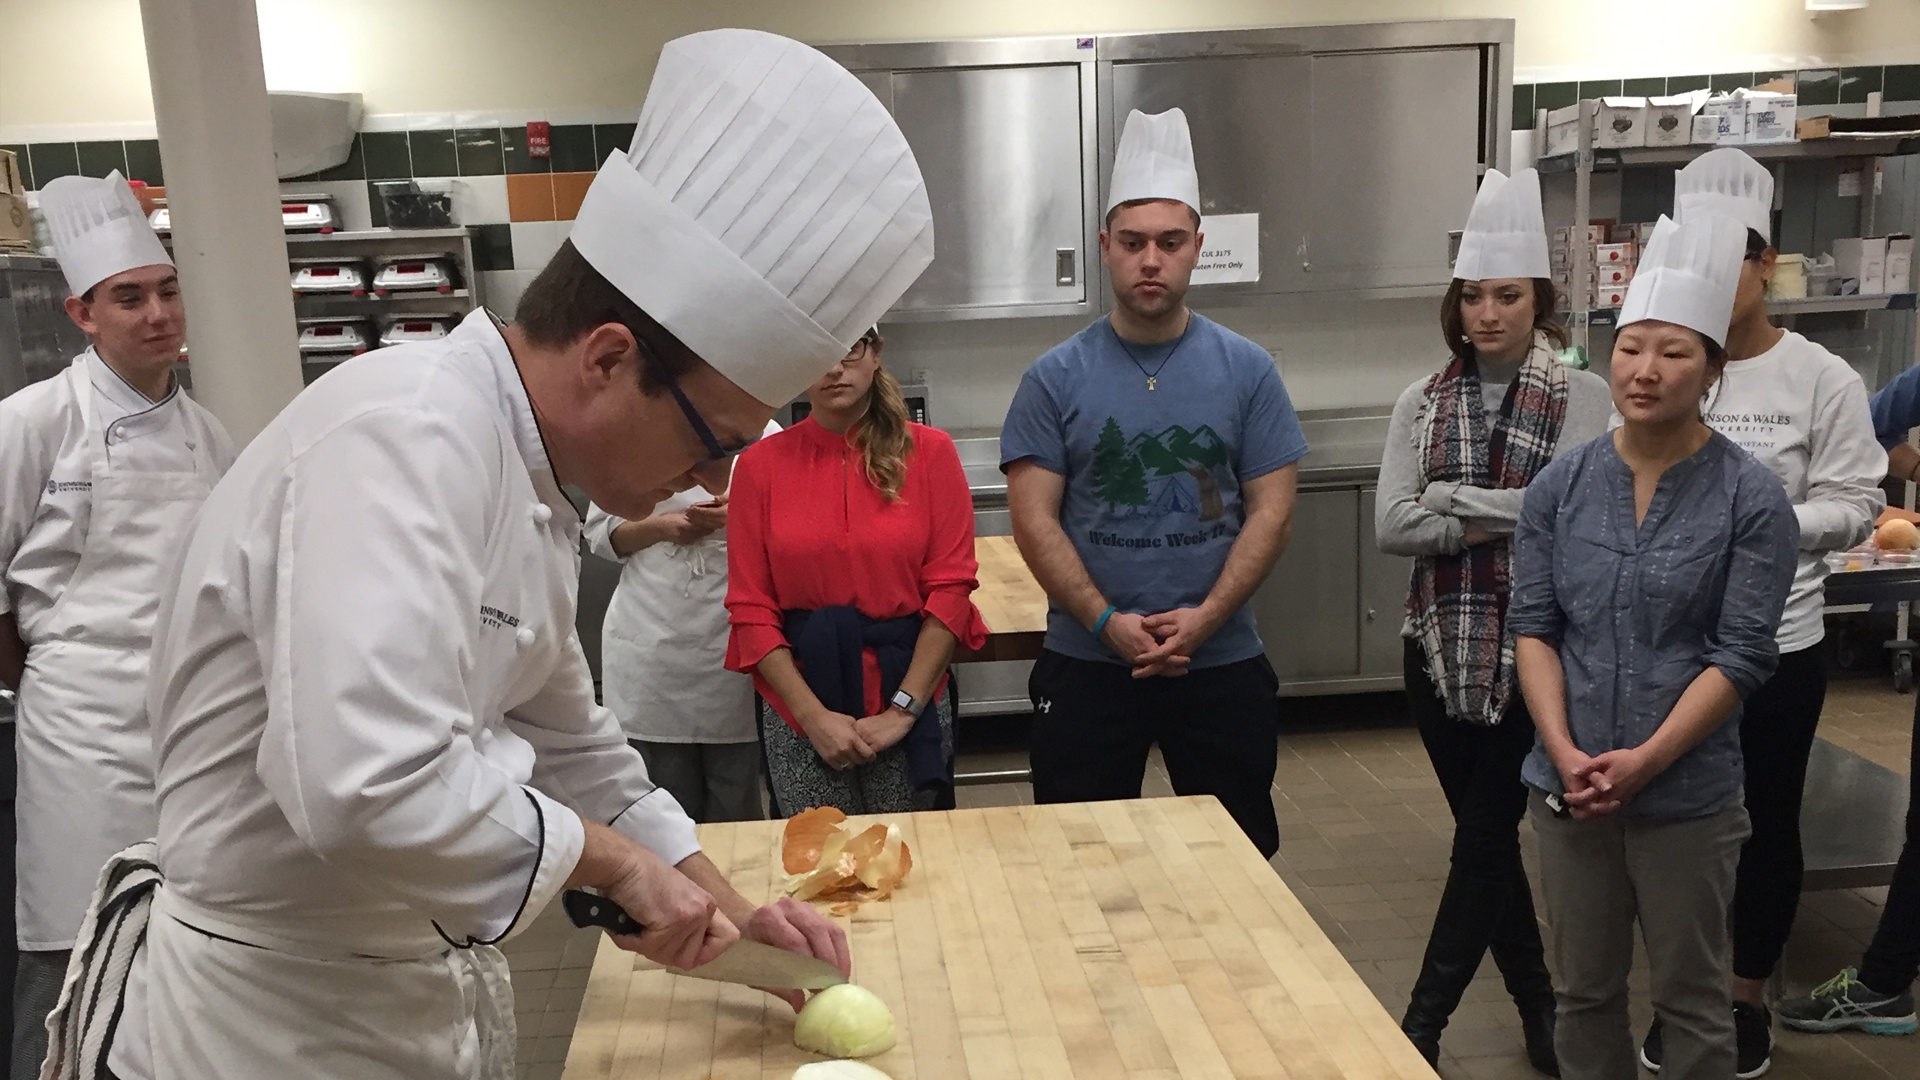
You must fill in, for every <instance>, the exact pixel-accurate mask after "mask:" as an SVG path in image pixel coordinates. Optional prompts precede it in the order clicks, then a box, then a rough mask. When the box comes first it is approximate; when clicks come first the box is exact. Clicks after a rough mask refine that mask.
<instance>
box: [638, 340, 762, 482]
mask: <svg viewBox="0 0 1920 1080" xmlns="http://www.w3.org/2000/svg"><path fill="white" fill-rule="evenodd" d="M633 343H634V344H635V345H637V346H639V348H640V351H641V353H643V354H645V356H646V358H647V359H648V360H650V361H652V362H653V363H655V364H659V363H660V355H659V354H658V353H656V352H654V351H653V347H652V346H650V345H648V344H647V343H646V342H645V341H644V340H642V339H641V338H640V337H639V336H638V335H635V337H634V339H633ZM667 393H669V394H672V395H673V401H674V404H676V405H678V406H680V415H682V416H684V417H686V418H687V426H688V427H690V428H692V429H693V433H694V435H695V436H696V437H698V438H699V440H700V445H701V447H702V448H704V449H705V450H706V452H707V456H706V457H703V458H701V459H700V460H699V461H698V462H696V463H695V464H696V465H710V464H712V463H713V462H716V461H725V460H726V459H727V458H730V457H733V456H734V455H736V454H738V453H740V451H742V450H745V449H746V448H747V447H749V446H752V445H753V444H754V443H756V442H758V441H759V436H755V437H754V438H751V439H748V440H747V441H746V442H743V443H741V444H740V445H738V446H734V447H728V446H723V445H721V442H720V440H719V439H717V438H715V437H714V434H713V428H712V427H710V426H709V425H708V424H707V421H706V418H705V417H703V416H701V415H700V410H699V409H696V408H694V407H693V402H692V401H690V400H688V398H687V395H686V392H685V391H684V390H681V389H680V383H679V381H678V380H670V381H669V382H668V383H667Z"/></svg>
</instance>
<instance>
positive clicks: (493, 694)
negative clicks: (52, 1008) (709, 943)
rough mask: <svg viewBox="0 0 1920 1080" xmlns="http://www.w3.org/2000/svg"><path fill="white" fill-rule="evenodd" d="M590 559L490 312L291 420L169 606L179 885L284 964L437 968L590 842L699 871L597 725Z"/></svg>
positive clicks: (216, 525) (164, 669) (167, 724)
mask: <svg viewBox="0 0 1920 1080" xmlns="http://www.w3.org/2000/svg"><path fill="white" fill-rule="evenodd" d="M579 535H580V521H579V518H578V516H577V515H576V513H575V511H574V508H573V505H572V504H571V503H570V502H569V501H568V500H567V498H566V496H565V495H563V494H562V493H561V490H560V487H559V485H558V483H557V482H556V480H555V478H554V475H553V471H552V468H551V466H550V465H549V462H548V459H547V454H546V450H545V448H544V445H543V444H542V441H541V435H540V431H539V428H538V426H537V425H536V422H535V419H534V416H533V411H532V408H531V407H530V405H529V404H528V400H527V395H526V390H525V388H524V387H523V385H522V384H521V381H520V377H519V372H518V369H517V368H516V367H515V365H514V361H513V357H512V355H511V354H510V353H509V351H508V348H507V344H506V341H505V339H504V338H503V337H502V336H501V334H500V331H499V328H498V326H497V324H496V323H495V322H494V321H493V320H492V318H491V316H489V315H488V314H487V313H486V312H485V311H476V312H474V313H473V314H472V315H470V316H469V317H468V318H467V319H466V320H465V321H463V322H462V323H461V324H460V326H459V327H458V328H456V330H455V331H454V332H453V333H452V334H450V335H448V336H447V337H446V338H444V339H441V340H439V341H434V342H423V343H419V344H413V345H405V346H399V347H395V348H390V349H382V350H379V351H376V352H373V353H368V354H366V355H364V356H361V357H359V358H356V359H354V360H352V361H349V362H348V363H346V364H343V365H341V366H340V367H338V368H336V369H334V370H333V371H332V372H329V373H328V374H327V376H326V377H325V378H324V379H320V380H318V381H316V382H315V383H314V384H313V386H311V387H309V388H308V389H307V390H306V391H305V392H304V393H302V394H301V395H300V396H299V397H298V398H296V399H295V400H294V402H293V403H292V404H291V405H289V406H288V407H287V408H286V410H285V411H284V412H282V413H281V414H280V415H279V416H278V417H277V418H276V419H275V420H274V421H273V423H272V424H270V425H268V427H267V428H266V430H265V431H263V432H262V433H261V434H260V435H259V436H258V437H257V438H256V439H254V441H253V443H252V444H251V445H250V446H248V447H247V449H246V451H245V452H244V453H243V454H242V455H241V456H240V459H239V461H238V462H236V463H235V465H234V467H233V469H232V471H230V472H229V473H228V474H227V476H226V478H225V479H224V480H223V481H222V482H221V483H220V485H219V486H218V487H217V488H216V489H215V491H214V493H213V495H212V497H211V498H210V499H209V500H208V501H207V505H206V507H205V510H204V511H203V513H202V516H201V519H200V521H199V524H198V526H197V528H196V529H195V531H194V534H193V537H192V539H191V541H190V542H189V543H188V546H187V549H186V552H185V556H184V561H183V565H182V567H181V570H180V575H179V578H178V582H177V586H176V587H175V588H174V589H173V590H171V593H170V595H169V596H168V598H167V599H166V600H165V601H164V602H163V607H162V610H161V623H160V628H159V630H158V631H157V633H156V635H155V636H156V639H157V645H156V649H155V654H154V660H153V675H154V679H153V686H152V694H153V699H152V712H153V726H154V742H155V748H156V751H157V755H158V786H159V801H160V815H159V842H160V843H159V847H160V864H161V870H162V873H163V874H164V876H165V878H166V886H165V887H166V888H167V889H168V890H170V891H173V892H175V893H177V895H179V896H180V897H182V898H183V899H185V900H186V901H189V902H190V903H192V904H194V905H198V906H199V907H200V908H202V909H206V910H210V911H216V912H218V913H219V914H220V916H221V917H222V918H223V919H227V920H231V921H234V922H236V923H238V922H244V923H248V924H252V925H258V926H262V927H270V928H271V931H272V933H273V934H274V935H275V937H276V938H277V939H280V940H292V941H303V940H304V941H311V942H314V943H315V944H316V946H317V947H324V948H325V949H327V950H328V951H329V952H331V951H334V950H346V951H348V952H351V953H355V954H359V955H365V956H384V957H402V956H421V955H427V954H431V953H433V952H435V951H444V949H445V948H446V943H447V942H448V941H451V942H454V943H460V944H464V943H466V942H469V941H485V942H491V941H496V940H499V939H502V938H504V937H506V936H508V935H510V934H512V933H514V932H516V931H518V930H520V929H523V928H524V927H525V926H526V925H527V923H528V921H529V920H530V919H531V918H532V917H533V916H534V915H535V914H536V913H537V912H539V911H540V909H541V908H542V907H544V906H545V905H546V904H547V902H548V901H549V900H551V899H552V898H553V897H554V895H555V893H557V892H558V891H559V890H560V888H561V886H562V884H563V882H564V881H565V879H566V877H567V875H568V874H569V873H570V872H571V871H572V870H573V867H574V865H575V863H576V862H578V860H579V856H580V852H581V847H582V844H583V841H584V828H583V826H582V824H581V819H582V818H589V819H592V820H595V821H601V822H607V823H609V824H611V825H612V826H613V827H614V828H615V829H617V830H619V831H621V832H623V833H625V834H626V835H628V836H630V837H632V838H633V839H635V840H637V841H639V842H640V843H642V844H644V845H645V846H647V847H648V848H650V849H652V850H653V851H654V853H656V854H657V855H659V856H660V857H661V858H662V859H665V860H666V861H668V862H669V863H677V862H679V861H680V860H682V859H684V858H686V857H687V856H689V855H691V854H693V853H694V852H695V851H697V850H699V844H698V842H697V841H696V840H695V838H694V828H693V823H692V822H691V821H690V820H688V818H687V816H686V815H685V814H684V813H683V812H682V811H681V809H680V807H679V806H678V805H677V804H676V803H675V802H674V801H673V798H672V796H670V795H668V794H667V793H666V792H665V791H663V790H660V789H657V788H655V787H654V785H653V784H652V783H651V782H649V780H648V779H647V774H646V769H645V766H644V765H643V764H642V763H641V760H640V756H639V754H638V753H636V752H635V751H634V750H632V749H631V748H629V747H628V745H627V742H626V740H625V738H624V737H623V736H622V734H621V731H620V727H619V725H618V723H617V722H616V721H615V720H614V718H613V716H612V714H611V713H609V712H608V711H607V710H606V709H603V708H601V707H599V706H598V705H596V704H595V703H594V699H593V685H592V682H591V679H590V676H589V674H588V669H587V662H586V658H585V656H584V655H583V654H582V653H581V651H580V644H579V641H578V639H577V637H576V636H575V634H574V631H573V624H574V604H575V596H576V592H577V589H578V582H579V578H578V573H579Z"/></svg>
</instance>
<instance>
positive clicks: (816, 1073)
mask: <svg viewBox="0 0 1920 1080" xmlns="http://www.w3.org/2000/svg"><path fill="white" fill-rule="evenodd" d="M793 1080H893V1078H892V1077H890V1076H888V1075H887V1074H886V1073H883V1072H881V1071H880V1070H879V1069H876V1068H874V1067H873V1066H871V1065H865V1064H862V1063H860V1062H858V1061H814V1062H809V1063H808V1064H805V1065H802V1066H800V1067H799V1068H797V1069H795V1070H793Z"/></svg>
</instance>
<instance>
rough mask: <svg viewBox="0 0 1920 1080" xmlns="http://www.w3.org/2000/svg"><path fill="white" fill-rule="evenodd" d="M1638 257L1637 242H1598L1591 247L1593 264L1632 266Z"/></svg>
mask: <svg viewBox="0 0 1920 1080" xmlns="http://www.w3.org/2000/svg"><path fill="white" fill-rule="evenodd" d="M1639 258H1640V248H1639V245H1637V244H1600V245H1598V246H1596V247H1595V248H1594V249H1593V262H1594V265H1595V266H1632V265H1633V264H1634V263H1635V262H1637V261H1639Z"/></svg>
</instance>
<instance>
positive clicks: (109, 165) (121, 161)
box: [73, 140, 127, 178]
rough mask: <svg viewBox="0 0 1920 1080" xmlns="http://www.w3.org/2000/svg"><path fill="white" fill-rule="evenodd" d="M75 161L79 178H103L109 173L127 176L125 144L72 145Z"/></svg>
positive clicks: (103, 142)
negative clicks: (77, 164) (78, 168)
mask: <svg viewBox="0 0 1920 1080" xmlns="http://www.w3.org/2000/svg"><path fill="white" fill-rule="evenodd" d="M73 145H74V150H75V155H74V156H75V159H76V160H77V161H78V163H79V166H80V175H81V176H92V177H95V178H102V177H105V176H106V175H107V174H108V173H110V172H118V173H119V174H120V175H121V176H125V175H127V144H126V143H123V142H120V141H118V140H114V141H111V142H106V141H102V142H83V143H74V144H73Z"/></svg>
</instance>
